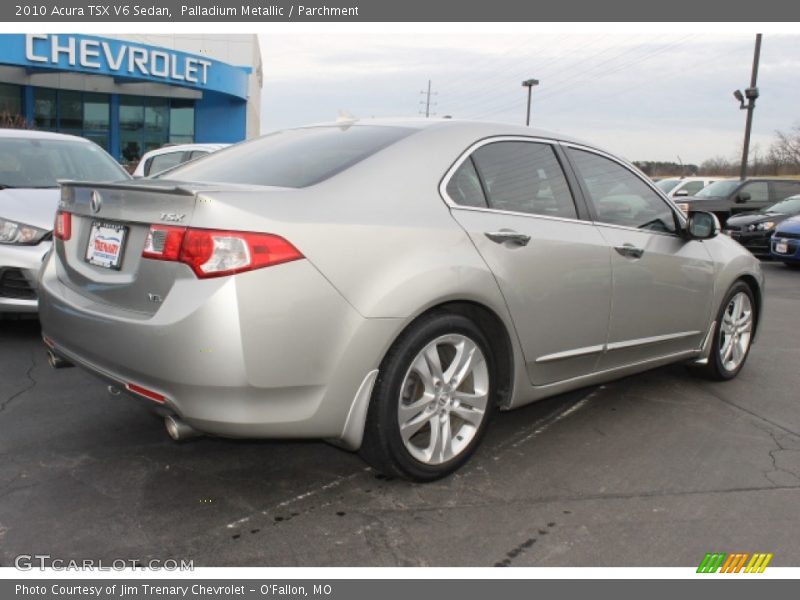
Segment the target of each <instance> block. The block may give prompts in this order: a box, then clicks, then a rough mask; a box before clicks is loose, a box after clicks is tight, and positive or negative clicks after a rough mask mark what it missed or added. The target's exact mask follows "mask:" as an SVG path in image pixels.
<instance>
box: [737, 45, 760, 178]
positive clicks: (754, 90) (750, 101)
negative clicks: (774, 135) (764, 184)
mask: <svg viewBox="0 0 800 600" xmlns="http://www.w3.org/2000/svg"><path fill="white" fill-rule="evenodd" d="M760 56H761V34H760V33H757V34H756V48H755V50H754V52H753V71H752V73H751V74H750V87H749V88H747V89H745V91H744V96H742V92H741V91H739V90H736V91H735V92H733V97H734V98H736V99H737V100H738V101H739V108H740V109H741V110H746V111H747V123H746V124H745V126H744V147H743V148H742V165H741V168H740V170H739V179H741V180H744V179H745V178H747V155H748V154H749V153H750V129H751V128H752V127H753V110H754V109H755V107H756V98H758V87H757V85H756V84H757V82H758V60H759V57H760ZM745 98H747V104H745V103H744V99H745Z"/></svg>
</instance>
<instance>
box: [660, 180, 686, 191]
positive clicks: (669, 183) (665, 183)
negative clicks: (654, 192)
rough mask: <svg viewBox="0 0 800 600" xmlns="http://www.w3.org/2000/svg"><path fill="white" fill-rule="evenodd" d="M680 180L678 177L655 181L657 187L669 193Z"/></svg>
mask: <svg viewBox="0 0 800 600" xmlns="http://www.w3.org/2000/svg"><path fill="white" fill-rule="evenodd" d="M680 182H681V180H680V179H662V180H661V181H657V182H656V185H657V186H658V189H660V190H661V191H662V192H664V193H665V194H668V193H670V192H671V191H672V190H673V189H674V188H675V186H676V185H678V184H679V183H680Z"/></svg>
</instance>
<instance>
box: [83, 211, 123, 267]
mask: <svg viewBox="0 0 800 600" xmlns="http://www.w3.org/2000/svg"><path fill="white" fill-rule="evenodd" d="M127 240H128V227H127V225H120V224H119V223H109V222H107V221H92V226H91V229H90V230H89V241H88V242H87V244H86V253H85V254H84V260H85V261H86V262H87V263H89V264H90V265H93V266H95V267H101V268H103V269H109V270H112V271H119V270H120V269H121V268H122V257H123V256H124V254H125V244H126V242H127ZM112 248H116V252H114V251H113V250H112Z"/></svg>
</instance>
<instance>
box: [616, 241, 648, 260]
mask: <svg viewBox="0 0 800 600" xmlns="http://www.w3.org/2000/svg"><path fill="white" fill-rule="evenodd" d="M614 250H616V251H617V252H618V253H619V254H621V255H622V256H624V257H625V258H642V254H644V250H643V249H642V248H637V247H636V246H634V245H633V244H623V245H622V246H614Z"/></svg>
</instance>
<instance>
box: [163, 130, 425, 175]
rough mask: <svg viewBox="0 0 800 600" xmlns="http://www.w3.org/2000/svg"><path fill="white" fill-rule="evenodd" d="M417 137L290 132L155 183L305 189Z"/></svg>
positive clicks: (189, 166) (222, 153) (243, 146)
mask: <svg viewBox="0 0 800 600" xmlns="http://www.w3.org/2000/svg"><path fill="white" fill-rule="evenodd" d="M414 131H415V130H414V129H410V128H405V127H383V126H375V125H355V126H347V127H335V126H331V127H308V128H305V129H288V130H286V131H279V132H277V133H273V134H270V135H265V136H263V137H260V138H258V139H255V140H252V141H250V142H245V143H243V144H237V145H235V146H232V147H230V148H228V149H225V150H222V151H220V152H215V153H213V154H210V155H209V156H207V157H204V158H201V159H200V160H197V161H194V162H191V163H186V164H184V165H181V166H179V167H177V168H175V169H172V170H170V171H167V172H165V173H161V174H160V175H158V176H157V177H160V178H164V179H174V180H179V181H203V182H213V183H243V184H251V185H271V186H278V187H290V188H301V187H306V186H309V185H314V184H315V183H319V182H320V181H324V180H325V179H328V178H329V177H332V176H334V175H336V174H337V173H340V172H341V171H344V170H345V169H347V168H349V167H351V166H353V165H354V164H356V163H358V162H360V161H362V160H364V159H365V158H367V157H369V156H372V155H373V154H375V153H376V152H378V151H380V150H382V149H384V148H386V147H387V146H389V145H391V144H394V143H395V142H397V141H399V140H401V139H403V138H404V137H406V136H408V135H410V134H412V133H414Z"/></svg>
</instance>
